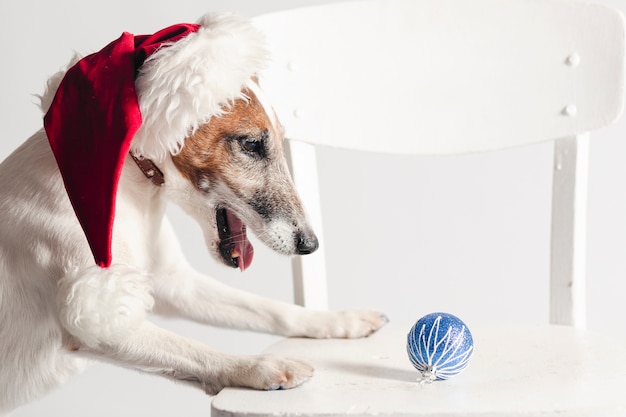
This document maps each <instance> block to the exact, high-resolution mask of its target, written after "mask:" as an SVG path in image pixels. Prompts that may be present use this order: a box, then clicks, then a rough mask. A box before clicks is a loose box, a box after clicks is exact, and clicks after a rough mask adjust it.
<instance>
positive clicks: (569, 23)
mask: <svg viewBox="0 0 626 417" xmlns="http://www.w3.org/2000/svg"><path fill="white" fill-rule="evenodd" d="M254 21H255V24H256V25H257V26H258V27H259V28H260V29H261V30H262V31H263V32H264V33H265V34H266V35H267V38H268V47H269V50H270V51H271V53H272V58H273V59H272V61H271V62H270V65H269V66H268V68H267V70H266V71H264V72H262V73H261V74H260V82H261V85H262V86H263V88H264V90H265V91H266V93H267V94H268V95H269V96H270V98H271V100H272V103H273V104H274V107H275V109H276V111H277V113H278V115H279V116H280V118H281V121H282V123H283V124H284V125H285V132H286V136H287V137H289V138H291V139H296V140H300V141H305V142H309V143H314V144H318V145H327V146H333V147H346V148H350V149H352V148H354V149H361V150H369V151H377V152H389V153H404V154H422V155H423V154H426V155H443V154H458V153H463V152H477V151H487V150H494V149H503V148H507V147H511V146H518V145H523V144H529V143H537V142H542V141H547V140H554V139H558V138H564V137H571V136H573V135H576V134H581V133H585V132H588V131H591V130H595V129H598V128H600V127H602V126H606V125H607V124H609V123H611V122H612V121H614V120H615V119H616V118H617V117H619V115H620V114H621V112H622V109H623V105H624V54H625V51H626V47H625V43H624V17H623V16H622V14H621V13H620V12H619V11H617V10H613V9H610V8H608V7H604V6H601V5H597V4H585V3H582V2H578V1H568V0H566V1H564V0H541V1H536V0H506V1H504V0H471V1H466V0H435V1H432V0H384V1H376V0H367V1H357V2H340V3H335V4H329V5H323V6H316V7H309V8H303V9H296V10H288V11H280V12H276V13H270V14H267V15H263V16H259V17H257V18H255V20H254Z"/></svg>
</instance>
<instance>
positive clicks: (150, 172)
mask: <svg viewBox="0 0 626 417" xmlns="http://www.w3.org/2000/svg"><path fill="white" fill-rule="evenodd" d="M130 156H131V157H132V158H133V161H135V163H136V164H137V166H138V167H139V169H140V170H141V172H143V175H145V176H146V178H148V179H149V180H150V181H152V184H154V185H156V186H157V187H160V186H162V185H163V184H164V183H165V177H164V176H163V171H161V170H160V169H159V167H157V166H156V164H155V163H154V162H152V160H151V159H147V158H144V157H143V156H136V155H135V154H133V153H132V152H130Z"/></svg>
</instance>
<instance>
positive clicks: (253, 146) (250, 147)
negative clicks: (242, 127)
mask: <svg viewBox="0 0 626 417" xmlns="http://www.w3.org/2000/svg"><path fill="white" fill-rule="evenodd" d="M239 145H240V146H241V149H242V150H243V151H244V152H247V153H249V154H254V155H259V156H263V154H264V153H265V152H264V145H263V141H262V140H258V139H255V138H252V137H249V136H245V137H242V138H239Z"/></svg>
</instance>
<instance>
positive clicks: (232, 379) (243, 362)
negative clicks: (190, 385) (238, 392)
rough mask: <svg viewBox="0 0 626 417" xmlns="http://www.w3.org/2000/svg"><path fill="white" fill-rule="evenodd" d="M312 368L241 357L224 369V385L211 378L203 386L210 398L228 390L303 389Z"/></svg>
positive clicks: (277, 359)
mask: <svg viewBox="0 0 626 417" xmlns="http://www.w3.org/2000/svg"><path fill="white" fill-rule="evenodd" d="M313 371H314V370H313V367H312V366H311V365H309V364H308V363H306V362H303V361H299V360H295V359H288V358H283V357H280V356H275V355H269V354H266V355H259V356H249V357H238V358H237V360H236V362H235V363H233V364H231V365H230V366H229V369H224V373H225V374H224V377H223V378H219V380H220V381H221V382H218V381H216V380H213V379H211V378H209V379H208V380H207V382H205V383H204V384H202V385H203V388H204V390H205V391H206V393H207V394H209V395H215V394H217V393H218V392H219V391H221V390H222V388H225V387H244V388H253V389H258V390H265V391H273V390H279V389H290V388H295V387H297V386H298V385H301V384H302V383H304V382H305V381H307V380H308V379H309V378H311V377H312V376H313Z"/></svg>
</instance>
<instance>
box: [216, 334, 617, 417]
mask: <svg viewBox="0 0 626 417" xmlns="http://www.w3.org/2000/svg"><path fill="white" fill-rule="evenodd" d="M410 328H411V325H410V324H409V325H406V326H398V325H393V324H389V325H387V326H386V327H384V328H383V329H381V330H380V331H379V332H378V333H376V334H374V335H372V336H371V337H369V338H364V339H356V340H334V339H328V340H314V339H286V340H284V341H281V342H279V343H277V344H275V345H273V346H272V347H270V349H269V350H268V352H271V353H274V354H279V355H285V356H290V357H295V358H300V359H305V360H308V361H309V362H310V363H311V364H313V365H314V366H315V376H314V377H313V378H312V379H311V380H310V381H308V382H307V383H305V384H304V385H302V386H301V387H298V388H295V389H291V390H285V391H271V392H263V391H253V390H248V389H239V388H228V389H225V390H223V391H222V392H221V393H220V394H219V395H217V396H216V397H215V398H214V399H213V401H212V415H213V416H214V417H222V416H236V415H242V416H243V415H245V416H248V417H252V416H269V415H272V416H320V415H322V416H334V415H361V416H374V415H376V416H450V415H463V416H513V415H514V416H535V415H537V416H548V415H558V416H560V417H563V416H594V417H597V416H616V415H626V396H625V395H624V389H626V360H625V359H626V343H624V342H625V340H626V339H624V338H623V337H622V336H621V335H616V337H615V338H612V337H610V336H608V335H605V334H593V333H590V332H588V331H584V330H579V329H575V328H572V327H566V326H548V325H545V326H542V325H523V326H506V327H504V326H483V327H480V326H476V327H475V328H474V327H473V326H472V327H471V331H472V335H473V337H474V344H475V353H474V355H473V357H472V359H471V361H470V364H469V366H468V367H467V368H466V369H465V370H464V371H463V372H462V373H461V374H459V375H457V376H455V377H453V378H451V379H449V380H446V381H435V382H432V383H419V382H417V379H418V378H419V377H420V375H419V374H418V372H417V371H416V370H415V369H414V368H413V366H412V364H411V363H410V362H409V360H408V357H407V353H406V334H407V333H408V331H409V329H410Z"/></svg>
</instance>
